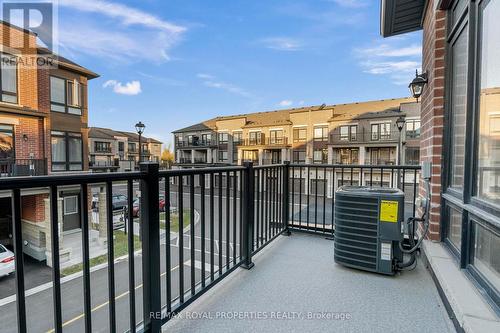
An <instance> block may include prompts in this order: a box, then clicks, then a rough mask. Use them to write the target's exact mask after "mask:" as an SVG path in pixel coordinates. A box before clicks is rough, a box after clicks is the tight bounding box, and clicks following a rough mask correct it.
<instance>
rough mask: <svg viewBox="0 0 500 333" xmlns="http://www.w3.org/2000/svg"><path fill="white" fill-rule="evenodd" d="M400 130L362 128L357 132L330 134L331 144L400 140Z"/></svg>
mask: <svg viewBox="0 0 500 333" xmlns="http://www.w3.org/2000/svg"><path fill="white" fill-rule="evenodd" d="M400 135H401V134H400V132H399V131H389V132H380V131H364V130H360V131H358V132H356V133H352V132H351V133H349V134H348V133H339V132H335V133H332V134H330V143H331V144H348V143H358V144H359V143H377V142H398V141H399V137H400Z"/></svg>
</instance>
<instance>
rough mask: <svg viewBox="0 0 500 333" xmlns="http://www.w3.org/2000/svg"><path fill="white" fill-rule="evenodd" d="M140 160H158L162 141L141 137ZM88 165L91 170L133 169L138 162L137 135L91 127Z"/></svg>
mask: <svg viewBox="0 0 500 333" xmlns="http://www.w3.org/2000/svg"><path fill="white" fill-rule="evenodd" d="M141 145H142V150H141V153H142V161H152V162H160V159H161V147H162V142H161V141H158V140H156V139H153V138H148V137H142V138H141ZM88 150H89V165H90V169H91V170H92V171H93V172H106V171H108V172H113V171H131V170H135V169H136V167H137V166H138V163H139V136H138V135H137V134H136V133H132V132H124V131H115V130H112V129H109V128H100V127H91V128H90V130H89V146H88Z"/></svg>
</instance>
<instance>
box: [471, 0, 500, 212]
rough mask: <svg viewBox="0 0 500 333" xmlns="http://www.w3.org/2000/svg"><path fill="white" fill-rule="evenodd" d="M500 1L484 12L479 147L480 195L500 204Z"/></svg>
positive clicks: (478, 180) (478, 189)
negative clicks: (499, 16)
mask: <svg viewBox="0 0 500 333" xmlns="http://www.w3.org/2000/svg"><path fill="white" fill-rule="evenodd" d="M499 13H500V3H499V2H498V1H489V3H487V4H486V5H485V7H484V10H483V12H482V13H481V15H482V30H483V35H482V37H481V38H482V40H483V42H482V43H481V51H480V52H481V55H480V57H479V61H480V65H479V73H480V82H479V85H480V87H479V103H478V106H479V135H478V138H479V139H478V140H479V149H478V151H479V152H478V159H479V162H478V175H477V178H476V179H477V196H478V197H479V198H480V199H481V200H484V201H487V202H490V203H492V204H494V205H497V206H499V207H500V99H499V97H498V96H500V95H499V94H500V37H499V35H498V29H500V24H499V21H498V14H499Z"/></svg>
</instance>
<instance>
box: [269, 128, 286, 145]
mask: <svg viewBox="0 0 500 333" xmlns="http://www.w3.org/2000/svg"><path fill="white" fill-rule="evenodd" d="M269 143H270V144H272V145H275V144H282V143H283V130H273V131H269Z"/></svg>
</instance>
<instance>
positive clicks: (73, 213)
mask: <svg viewBox="0 0 500 333" xmlns="http://www.w3.org/2000/svg"><path fill="white" fill-rule="evenodd" d="M62 198H63V231H71V230H75V229H80V228H81V225H80V209H79V203H80V194H79V193H67V194H63V195H62Z"/></svg>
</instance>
